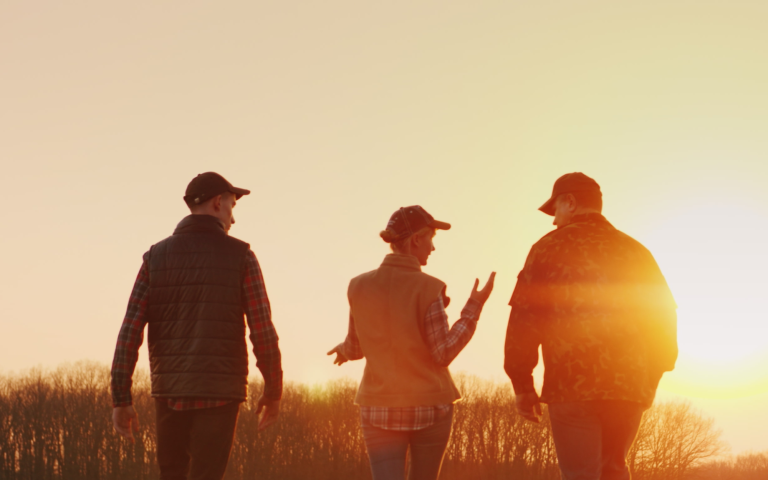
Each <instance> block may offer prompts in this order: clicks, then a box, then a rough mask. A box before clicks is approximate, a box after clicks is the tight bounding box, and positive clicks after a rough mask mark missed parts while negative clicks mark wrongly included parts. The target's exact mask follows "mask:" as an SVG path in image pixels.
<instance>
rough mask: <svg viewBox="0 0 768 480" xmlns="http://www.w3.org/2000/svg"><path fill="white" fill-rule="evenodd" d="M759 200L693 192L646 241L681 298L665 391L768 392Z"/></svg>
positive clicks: (765, 260) (766, 284) (767, 225)
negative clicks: (673, 363)
mask: <svg viewBox="0 0 768 480" xmlns="http://www.w3.org/2000/svg"><path fill="white" fill-rule="evenodd" d="M756 206H757V205H756V204H755V203H752V202H749V201H737V200H733V199H724V198H719V199H714V200H707V201H705V200H701V199H699V200H698V201H697V200H696V199H693V200H691V201H690V202H689V203H688V204H687V205H686V206H685V207H682V208H680V209H677V210H674V211H670V212H668V213H667V214H666V215H665V216H664V218H663V219H662V220H661V221H660V222H659V223H658V224H657V225H656V227H655V229H654V230H653V232H652V233H651V235H650V236H649V238H647V239H646V241H645V243H646V245H647V246H648V247H649V248H650V249H651V251H652V252H653V254H654V256H655V257H656V259H657V261H658V263H659V265H660V266H661V268H662V270H663V272H664V274H665V276H666V278H667V281H668V282H669V285H670V287H671V289H672V292H673V293H674V295H675V298H676V300H677V303H678V337H679V340H678V341H679V346H680V358H679V360H678V365H677V368H676V370H675V372H673V373H672V374H668V375H666V376H665V380H664V383H662V387H663V388H665V389H666V390H670V391H673V392H674V393H679V394H683V395H691V396H698V397H705V398H737V397H744V396H748V395H756V394H759V393H763V392H767V391H768V368H767V367H768V303H767V302H766V292H767V291H768V277H767V272H768V250H766V247H765V245H766V242H765V239H766V234H768V217H767V216H766V214H765V213H763V212H760V211H758V210H757V208H756Z"/></svg>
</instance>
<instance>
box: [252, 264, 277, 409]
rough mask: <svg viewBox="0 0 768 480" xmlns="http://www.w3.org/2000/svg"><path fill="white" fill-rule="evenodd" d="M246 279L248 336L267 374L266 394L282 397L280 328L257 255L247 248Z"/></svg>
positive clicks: (274, 398)
mask: <svg viewBox="0 0 768 480" xmlns="http://www.w3.org/2000/svg"><path fill="white" fill-rule="evenodd" d="M245 267H246V268H245V277H244V279H243V310H244V311H245V316H246V318H247V320H248V329H249V330H250V332H251V333H250V335H249V338H250V339H251V344H252V345H253V354H254V355H256V368H258V369H259V371H260V372H261V375H262V376H263V377H264V394H263V396H264V397H265V398H267V399H269V400H273V401H274V400H280V398H281V397H282V393H283V369H282V357H281V355H280V348H279V346H278V343H277V342H278V337H277V332H276V331H275V326H274V325H273V324H272V310H271V308H270V305H269V298H268V297H267V290H266V288H265V286H264V278H263V277H262V274H261V267H260V266H259V262H258V260H256V255H255V254H254V253H253V251H251V250H248V253H247V254H246V261H245Z"/></svg>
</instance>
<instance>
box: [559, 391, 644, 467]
mask: <svg viewBox="0 0 768 480" xmlns="http://www.w3.org/2000/svg"><path fill="white" fill-rule="evenodd" d="M643 410H644V408H643V406H642V405H640V404H639V403H635V402H626V401H620V400H596V401H589V402H569V403H552V404H550V405H549V419H550V421H551V422H552V437H553V438H554V440H555V449H556V450H557V461H558V463H559V464H560V472H561V474H562V478H563V480H629V478H630V474H629V468H627V464H626V458H627V453H628V452H629V448H630V447H631V446H632V442H634V441H635V436H636V435H637V430H638V429H639V428H640V420H641V419H642V417H643Z"/></svg>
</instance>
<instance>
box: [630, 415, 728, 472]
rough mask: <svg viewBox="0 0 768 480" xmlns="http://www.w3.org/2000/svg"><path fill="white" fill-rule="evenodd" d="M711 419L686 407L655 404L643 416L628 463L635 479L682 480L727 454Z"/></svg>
mask: <svg viewBox="0 0 768 480" xmlns="http://www.w3.org/2000/svg"><path fill="white" fill-rule="evenodd" d="M721 433H722V432H721V431H720V430H717V429H715V427H714V419H712V418H707V417H704V416H702V415H701V413H699V412H698V411H697V410H695V409H693V408H692V407H691V404H690V403H687V402H683V403H672V402H667V403H659V404H656V405H654V406H653V407H652V408H651V409H649V410H648V411H646V412H645V414H644V415H643V421H642V423H641V425H640V430H639V432H638V435H637V439H636V440H635V443H634V445H633V446H632V449H631V450H630V452H629V458H628V463H629V467H630V470H632V472H634V474H635V478H638V479H644V480H656V479H658V480H661V479H664V480H666V479H676V480H682V479H683V478H685V476H686V474H687V473H688V472H689V471H690V470H691V469H692V468H694V467H696V466H698V465H701V464H702V463H703V462H704V461H706V460H709V459H713V458H715V457H717V456H718V455H720V454H722V453H724V452H725V451H726V450H727V447H726V445H725V443H724V442H723V441H722V440H721V439H720V436H721Z"/></svg>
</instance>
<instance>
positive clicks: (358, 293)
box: [328, 205, 495, 480]
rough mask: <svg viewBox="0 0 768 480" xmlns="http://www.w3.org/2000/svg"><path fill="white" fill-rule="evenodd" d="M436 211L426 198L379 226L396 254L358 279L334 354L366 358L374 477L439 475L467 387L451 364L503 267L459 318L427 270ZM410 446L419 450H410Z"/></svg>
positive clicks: (363, 391) (365, 409)
mask: <svg viewBox="0 0 768 480" xmlns="http://www.w3.org/2000/svg"><path fill="white" fill-rule="evenodd" d="M450 228H451V225H450V224H448V223H445V222H440V221H437V220H435V219H434V218H433V217H432V215H430V214H429V213H427V212H426V210H424V209H423V208H422V207H420V206H418V205H413V206H410V207H405V208H400V209H399V210H398V211H396V212H395V213H394V214H393V215H392V216H391V217H390V220H389V222H388V223H387V228H386V229H385V230H383V231H382V232H381V233H380V236H381V238H382V239H383V240H384V241H385V242H387V243H389V244H390V246H391V248H392V252H393V253H391V254H389V255H387V256H386V257H384V261H383V262H382V264H381V266H379V268H378V269H376V270H373V271H371V272H367V273H364V274H362V275H359V276H357V277H355V278H353V279H352V281H350V283H349V288H348V290H347V297H348V299H349V308H350V315H349V327H348V328H349V330H348V333H347V337H346V339H345V340H344V342H342V343H340V344H339V345H337V346H336V347H334V348H333V349H331V351H329V352H328V355H333V354H334V353H335V354H336V359H335V360H334V363H335V364H337V365H342V364H343V363H346V362H347V361H349V360H360V359H362V358H365V359H366V364H365V372H364V373H363V380H362V381H361V382H360V387H359V389H358V393H357V398H356V399H355V403H357V404H358V405H360V423H361V427H362V431H363V440H364V441H365V445H366V449H367V450H368V458H369V460H370V462H371V473H372V475H373V479H374V480H404V479H405V478H406V477H405V473H406V472H405V470H406V457H407V458H408V459H409V461H408V478H409V479H411V480H436V479H437V478H438V476H439V474H440V466H441V465H442V461H443V454H444V453H445V449H446V447H447V445H448V439H449V438H450V434H451V424H452V421H453V404H454V403H455V402H456V401H458V400H459V398H460V395H459V392H458V390H457V389H456V386H455V385H454V383H453V380H452V379H451V374H450V372H449V371H448V365H450V363H451V362H452V361H453V359H454V358H456V355H458V354H459V352H461V350H462V349H463V348H464V346H465V345H466V344H467V342H469V340H470V339H471V338H472V335H473V334H474V332H475V328H476V326H477V321H478V319H479V317H480V311H481V310H482V307H483V305H484V304H485V301H486V300H487V299H488V296H489V295H490V294H491V290H492V289H493V281H494V278H495V273H492V274H491V276H490V278H489V280H488V283H487V284H486V286H485V287H484V288H483V289H482V290H480V291H478V290H477V286H478V284H479V282H478V281H477V280H475V288H474V289H473V292H472V293H471V294H470V298H469V300H468V301H467V304H466V306H465V307H464V309H463V310H462V312H461V318H459V320H458V321H456V323H454V324H453V326H452V327H449V325H448V316H447V315H446V313H445V306H447V305H448V303H449V299H448V297H447V296H446V295H445V283H443V282H442V281H440V280H438V279H437V278H434V277H431V276H429V275H427V274H425V273H423V272H422V271H421V267H422V266H424V265H426V264H427V260H428V258H429V256H430V254H431V253H432V252H433V251H434V250H435V247H434V243H433V241H432V238H433V237H434V235H435V232H436V230H437V229H440V230H448V229H450ZM408 452H410V454H408Z"/></svg>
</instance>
